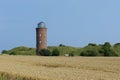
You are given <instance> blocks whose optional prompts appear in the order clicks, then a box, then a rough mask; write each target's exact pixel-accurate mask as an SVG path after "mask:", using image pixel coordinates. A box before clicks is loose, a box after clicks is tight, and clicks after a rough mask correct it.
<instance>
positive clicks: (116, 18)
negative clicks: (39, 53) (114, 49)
mask: <svg viewBox="0 0 120 80" xmlns="http://www.w3.org/2000/svg"><path fill="white" fill-rule="evenodd" d="M41 21H42V22H45V23H46V27H47V28H48V30H47V45H48V46H58V45H59V44H64V45H68V46H74V47H83V46H86V45H87V44H88V43H96V44H103V43H104V42H110V43H111V44H115V43H119V42H120V0H0V52H1V51H2V50H9V49H12V48H14V47H18V46H28V47H33V48H35V47H36V31H35V28H36V27H37V24H38V23H39V22H41Z"/></svg>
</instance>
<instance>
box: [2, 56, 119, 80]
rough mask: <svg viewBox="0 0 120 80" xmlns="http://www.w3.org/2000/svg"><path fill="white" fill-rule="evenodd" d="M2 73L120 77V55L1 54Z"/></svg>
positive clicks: (97, 79)
mask: <svg viewBox="0 0 120 80" xmlns="http://www.w3.org/2000/svg"><path fill="white" fill-rule="evenodd" d="M0 74H7V75H9V77H10V78H13V79H15V78H17V77H18V78H20V77H22V78H26V80H27V79H28V80H120V58H119V57H116V58H115V57H109V58H108V57H40V56H0ZM6 77H7V76H6ZM21 80H22V79H21Z"/></svg>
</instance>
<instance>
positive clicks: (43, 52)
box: [39, 49, 51, 56]
mask: <svg viewBox="0 0 120 80" xmlns="http://www.w3.org/2000/svg"><path fill="white" fill-rule="evenodd" d="M39 54H40V55H41V56H51V52H50V51H49V50H48V49H42V50H40V52H39Z"/></svg>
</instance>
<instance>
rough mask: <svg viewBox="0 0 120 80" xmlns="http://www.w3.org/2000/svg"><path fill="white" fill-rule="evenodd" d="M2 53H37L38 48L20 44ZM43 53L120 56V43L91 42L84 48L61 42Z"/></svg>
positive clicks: (47, 54) (50, 54) (51, 54)
mask: <svg viewBox="0 0 120 80" xmlns="http://www.w3.org/2000/svg"><path fill="white" fill-rule="evenodd" d="M43 53H45V54H43ZM2 54H9V55H36V49H35V48H29V47H25V46H20V47H16V48H13V49H11V50H3V51H2ZM41 54H42V55H45V56H53V55H54V56H58V55H59V56H64V55H65V54H69V55H70V56H79V55H81V56H84V55H85V56H120V43H116V44H114V45H111V44H110V43H109V42H105V43H104V44H98V45H97V44H95V43H89V44H88V45H87V46H85V47H82V48H77V47H71V46H65V45H63V44H60V45H59V46H48V50H47V51H46V50H43V51H42V52H41Z"/></svg>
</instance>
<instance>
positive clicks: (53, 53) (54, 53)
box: [52, 49, 60, 56]
mask: <svg viewBox="0 0 120 80" xmlns="http://www.w3.org/2000/svg"><path fill="white" fill-rule="evenodd" d="M59 55H60V52H59V50H58V49H54V50H53V51H52V56H59Z"/></svg>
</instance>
